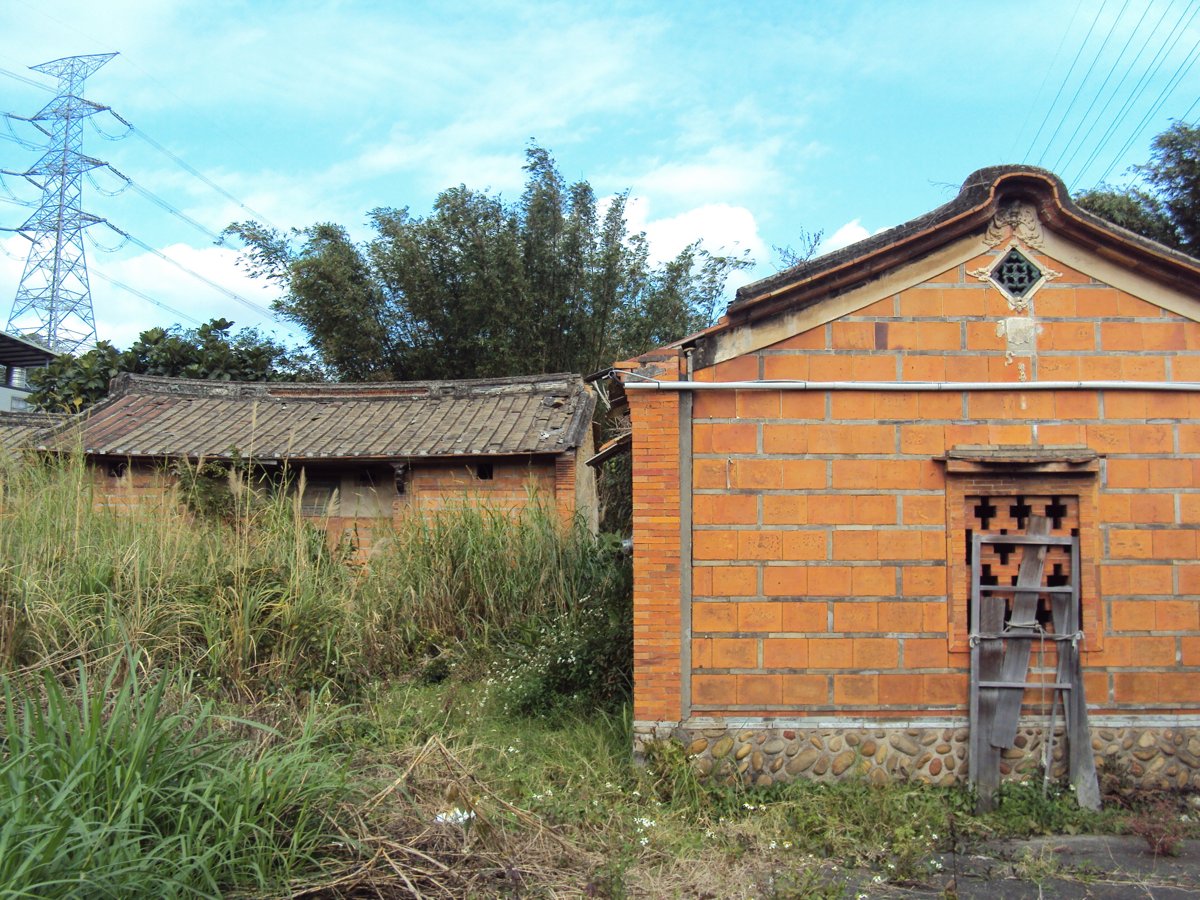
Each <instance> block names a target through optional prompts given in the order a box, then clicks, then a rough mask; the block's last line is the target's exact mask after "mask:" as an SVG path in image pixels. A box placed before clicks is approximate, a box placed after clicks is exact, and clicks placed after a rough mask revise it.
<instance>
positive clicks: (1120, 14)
mask: <svg viewBox="0 0 1200 900" xmlns="http://www.w3.org/2000/svg"><path fill="white" fill-rule="evenodd" d="M1127 9H1129V0H1125V3H1124V4H1123V5H1122V6H1121V11H1120V12H1118V13H1117V17H1116V18H1115V19H1113V22H1112V25H1111V26H1109V29H1108V34H1106V35H1104V40H1103V41H1101V42H1100V48H1099V49H1098V50H1097V51H1096V55H1095V56H1094V57H1092V61H1091V63H1090V64H1089V65H1088V69H1087V71H1086V72H1084V73H1083V79H1082V80H1081V81H1080V82H1079V87H1077V88H1076V89H1075V93H1074V94H1073V95H1072V97H1071V100H1070V102H1069V103H1067V108H1066V110H1064V111H1063V114H1062V118H1061V119H1059V127H1060V128H1062V127H1063V126H1065V125H1066V123H1067V117H1068V116H1069V115H1070V114H1071V109H1072V107H1074V106H1075V101H1076V100H1078V99H1079V95H1080V94H1082V93H1083V86H1084V85H1085V84H1087V83H1088V79H1089V78H1091V77H1092V72H1093V71H1094V70H1095V68H1096V63H1098V62H1099V61H1100V57H1101V55H1102V54H1103V53H1104V48H1105V47H1107V46H1108V42H1109V40H1110V39H1111V38H1112V36H1113V33H1114V32H1115V31H1116V30H1117V24H1118V23H1119V22H1120V21H1121V18H1122V17H1123V16H1124V15H1125V10H1127ZM1076 131H1078V127H1076ZM1055 134H1056V135H1057V131H1056V132H1055ZM1071 139H1072V140H1073V139H1074V135H1072V136H1071ZM1051 143H1053V138H1052V139H1051V140H1050V142H1048V143H1047V144H1046V151H1045V153H1049V152H1050V144H1051ZM1063 152H1066V151H1065V148H1064V150H1063ZM1045 153H1043V154H1042V155H1043V156H1044V155H1045ZM1062 156H1063V154H1062V153H1059V154H1058V158H1057V159H1056V160H1055V161H1054V166H1052V168H1057V167H1058V164H1059V162H1060V161H1061V160H1062ZM1038 160H1039V163H1040V161H1041V157H1039V158H1038Z"/></svg>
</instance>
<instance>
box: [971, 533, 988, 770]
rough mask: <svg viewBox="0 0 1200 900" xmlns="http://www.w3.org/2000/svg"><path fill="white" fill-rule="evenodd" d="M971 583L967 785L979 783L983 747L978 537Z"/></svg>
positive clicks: (977, 538)
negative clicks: (980, 717) (980, 689)
mask: <svg viewBox="0 0 1200 900" xmlns="http://www.w3.org/2000/svg"><path fill="white" fill-rule="evenodd" d="M971 551H972V552H971V580H970V582H969V583H968V585H967V590H968V591H969V595H970V602H971V606H970V609H971V616H970V621H969V622H968V623H967V626H968V632H967V633H968V634H969V635H970V638H971V640H970V645H971V681H970V684H969V694H968V698H967V727H968V728H969V729H970V732H969V737H968V739H967V783H968V784H971V785H974V784H978V783H979V760H980V758H981V757H982V755H983V744H984V743H985V742H984V741H982V740H981V739H980V735H981V734H982V733H983V729H981V728H980V727H979V641H977V640H975V637H974V636H975V635H976V634H978V633H979V535H975V536H974V537H973V538H972V542H971Z"/></svg>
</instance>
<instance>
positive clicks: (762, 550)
mask: <svg viewBox="0 0 1200 900" xmlns="http://www.w3.org/2000/svg"><path fill="white" fill-rule="evenodd" d="M616 372H617V377H618V380H619V381H620V382H621V383H622V385H623V391H624V393H625V395H626V397H627V399H628V402H629V406H630V412H631V420H632V432H633V434H632V453H633V463H632V464H633V478H634V568H635V600H634V603H635V619H634V629H635V636H634V640H635V643H634V647H635V657H636V674H635V679H636V686H635V706H634V717H635V723H634V728H635V733H636V736H637V737H636V740H637V741H638V742H639V743H640V742H643V741H645V740H650V739H654V738H674V739H677V740H682V741H684V742H685V744H686V745H687V746H688V748H689V750H690V752H691V753H692V754H693V755H694V756H695V758H696V762H697V765H698V766H699V767H700V768H701V771H703V772H706V773H715V774H716V775H718V776H721V777H726V778H735V777H742V778H750V779H753V780H756V781H758V782H760V783H769V782H771V781H773V780H777V779H780V778H788V777H796V776H803V777H833V776H837V775H841V774H844V773H846V772H858V773H860V774H862V775H863V777H867V778H871V779H887V778H893V777H919V778H923V779H928V780H932V781H938V782H953V781H956V780H963V779H966V778H967V777H972V778H975V779H976V780H977V781H978V782H980V783H984V782H987V780H988V779H989V778H990V777H992V776H989V775H988V770H990V769H992V768H994V769H996V770H997V771H996V774H995V777H999V772H1009V771H1011V770H1014V769H1029V768H1031V767H1034V766H1036V765H1038V764H1040V763H1042V762H1043V761H1044V760H1043V757H1042V753H1043V752H1044V751H1046V752H1048V755H1049V757H1050V761H1051V764H1052V766H1054V767H1055V768H1056V769H1057V768H1064V769H1065V768H1067V767H1068V763H1069V764H1070V765H1069V768H1071V769H1072V770H1073V773H1074V774H1075V775H1076V776H1077V778H1078V780H1079V783H1080V784H1083V783H1084V781H1086V780H1087V779H1086V776H1087V774H1088V773H1089V772H1091V771H1092V768H1093V766H1094V765H1095V764H1096V761H1097V760H1098V761H1099V763H1100V764H1101V765H1111V766H1115V767H1118V768H1119V769H1120V770H1121V771H1122V772H1124V773H1125V774H1127V775H1129V776H1130V777H1132V778H1134V779H1135V780H1149V781H1155V782H1160V783H1169V784H1173V785H1188V784H1190V785H1193V786H1200V547H1198V542H1197V538H1198V528H1200V390H1198V388H1200V262H1198V261H1197V260H1195V259H1192V258H1190V257H1187V256H1184V255H1181V254H1179V253H1176V252H1173V251H1171V250H1168V249H1166V248H1164V247H1161V246H1159V245H1157V244H1154V243H1153V242H1150V241H1147V240H1144V239H1142V238H1139V237H1137V236H1135V235H1132V234H1130V233H1128V232H1125V231H1123V230H1121V229H1118V228H1115V227H1113V226H1111V225H1108V224H1106V223H1104V222H1103V221H1101V220H1099V219H1097V218H1095V217H1094V216H1091V215H1089V214H1088V213H1086V212H1084V211H1082V210H1080V209H1078V208H1077V207H1076V206H1075V205H1074V204H1073V203H1072V202H1071V200H1070V198H1069V197H1068V195H1067V192H1066V190H1065V188H1064V187H1063V185H1062V183H1061V182H1060V181H1059V180H1058V179H1057V178H1056V177H1055V176H1053V175H1052V174H1050V173H1049V172H1046V171H1043V170H1039V169H1032V168H1026V167H997V168H992V169H984V170H981V171H979V172H976V173H975V174H974V175H972V176H971V177H970V178H968V179H967V181H966V183H965V184H964V185H963V187H962V190H961V191H960V193H959V195H958V196H957V197H956V198H955V199H954V200H953V201H951V202H950V203H948V204H947V205H945V206H943V207H941V208H939V209H936V210H934V211H933V212H931V213H929V214H927V215H925V216H922V217H920V218H918V219H915V220H913V221H912V222H909V223H907V224H905V225H902V226H899V227H897V228H894V229H892V230H891V231H888V232H885V233H883V234H880V235H876V236H874V237H872V238H869V239H867V240H865V241H863V242H860V243H858V244H855V245H853V246H851V247H849V248H846V249H845V250H842V251H838V252H836V253H834V254H831V255H829V256H825V257H822V258H819V259H816V260H813V261H811V262H807V263H804V264H802V265H800V266H798V267H795V268H793V269H789V270H787V271H784V272H781V273H779V274H778V275H776V276H773V277H771V278H768V279H766V280H765V281H761V282H758V283H756V284H752V285H749V286H747V287H744V288H742V289H741V290H740V291H739V292H738V295H737V297H736V299H735V300H734V302H733V303H732V304H731V305H730V307H729V309H728V311H727V313H726V315H725V316H724V317H723V318H722V319H721V320H720V321H719V322H718V323H717V324H716V325H714V326H713V327H712V328H710V329H708V330H706V331H704V332H701V333H700V334H697V335H694V336H692V337H690V338H687V339H685V340H682V341H680V342H679V343H677V344H675V345H672V346H669V347H666V348H663V349H661V350H658V351H655V352H652V353H648V354H645V355H643V356H641V357H639V358H637V359H633V360H629V361H626V362H624V363H620V364H618V365H617V367H616ZM1027 685H1033V686H1032V687H1026V686H1027ZM1052 711H1053V715H1054V716H1055V721H1056V722H1057V723H1058V725H1061V723H1063V722H1064V720H1066V721H1068V723H1069V725H1070V726H1071V728H1072V729H1073V730H1074V732H1075V733H1074V734H1071V735H1066V736H1064V735H1061V734H1060V735H1058V737H1057V738H1056V739H1055V741H1054V744H1053V746H1047V743H1048V742H1047V741H1046V740H1045V738H1046V736H1047V734H1048V733H1049V732H1050V728H1051V726H1050V722H1051V718H1050V717H1051V715H1052ZM1089 714H1090V715H1089ZM1056 730H1060V729H1057V728H1056ZM1067 737H1069V738H1070V740H1069V741H1068V740H1066V738H1067ZM1093 753H1094V754H1095V756H1094V758H1093V756H1092V755H1093ZM1076 770H1078V771H1076ZM1092 783H1093V784H1094V779H1093V780H1092Z"/></svg>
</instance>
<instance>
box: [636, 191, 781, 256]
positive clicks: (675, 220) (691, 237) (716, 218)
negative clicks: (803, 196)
mask: <svg viewBox="0 0 1200 900" xmlns="http://www.w3.org/2000/svg"><path fill="white" fill-rule="evenodd" d="M626 218H627V219H628V221H629V228H630V230H631V231H633V232H638V231H643V232H645V234H646V239H647V241H648V242H649V244H650V258H651V261H652V262H664V261H666V260H669V259H672V258H673V257H675V256H677V255H678V254H679V252H680V251H681V250H683V248H684V247H686V246H688V245H689V244H691V243H694V242H695V241H700V242H701V244H702V246H703V247H704V249H706V250H708V251H709V252H710V253H726V254H730V255H736V256H741V255H742V254H744V253H747V252H748V253H749V255H750V257H751V258H752V259H755V260H757V261H760V262H761V261H763V260H765V259H766V256H767V247H766V244H764V243H763V240H762V237H761V236H760V235H759V233H758V223H757V222H755V220H754V214H753V213H751V212H750V210H748V209H746V208H745V207H744V206H731V205H730V204H728V203H708V204H705V205H703V206H697V207H695V208H693V209H689V210H686V211H685V212H682V213H679V214H678V215H675V216H667V217H664V218H661V219H653V218H650V202H649V201H648V200H647V199H645V198H644V197H631V198H630V199H629V203H628V205H627V206H626Z"/></svg>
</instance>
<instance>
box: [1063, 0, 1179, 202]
mask: <svg viewBox="0 0 1200 900" xmlns="http://www.w3.org/2000/svg"><path fill="white" fill-rule="evenodd" d="M1193 7H1194V8H1193ZM1189 9H1191V10H1192V14H1191V18H1190V19H1188V21H1187V23H1186V24H1184V21H1183V20H1184V18H1185V17H1187V15H1188V10H1189ZM1198 14H1200V5H1197V4H1195V3H1192V4H1190V5H1185V6H1184V7H1183V9H1182V11H1181V12H1180V13H1179V18H1178V19H1176V20H1175V23H1174V24H1173V25H1171V27H1170V28H1169V29H1168V31H1167V36H1166V37H1165V38H1164V39H1163V42H1162V43H1161V44H1160V45H1159V48H1158V50H1157V51H1156V52H1155V54H1154V57H1153V58H1152V59H1151V60H1150V62H1149V63H1148V64H1147V65H1146V68H1145V69H1144V70H1143V72H1142V75H1141V77H1140V78H1139V79H1138V80H1137V83H1136V84H1135V85H1134V86H1133V89H1132V91H1131V92H1130V95H1129V97H1128V98H1127V99H1126V100H1125V102H1124V103H1123V104H1122V105H1121V108H1120V109H1119V110H1117V114H1116V115H1115V116H1114V117H1113V118H1112V121H1111V122H1110V123H1109V126H1108V128H1107V129H1105V131H1104V134H1103V135H1102V136H1101V137H1100V140H1099V141H1098V142H1097V143H1096V148H1095V149H1094V150H1093V151H1092V152H1091V154H1090V155H1089V156H1088V158H1087V160H1086V161H1085V162H1084V164H1083V167H1082V168H1081V169H1080V171H1079V176H1078V178H1083V174H1084V173H1085V172H1086V171H1088V170H1089V169H1090V168H1091V167H1092V164H1093V163H1094V162H1095V161H1096V160H1097V159H1099V157H1100V154H1101V153H1102V152H1103V151H1104V148H1105V147H1107V146H1108V142H1109V140H1110V139H1111V138H1112V136H1113V135H1114V134H1116V133H1117V131H1118V130H1119V129H1120V127H1121V125H1122V124H1124V122H1125V120H1126V119H1127V118H1129V113H1130V111H1131V110H1132V109H1133V107H1134V105H1135V104H1136V103H1137V101H1138V100H1139V99H1140V98H1141V97H1142V95H1143V94H1145V92H1146V89H1147V88H1148V87H1149V86H1150V83H1151V82H1152V81H1153V79H1154V77H1155V76H1156V75H1157V74H1158V73H1159V71H1160V70H1161V69H1162V67H1163V64H1164V63H1165V62H1166V61H1167V57H1168V56H1169V55H1170V53H1171V51H1172V50H1174V49H1175V46H1176V45H1177V44H1178V43H1179V41H1180V39H1182V37H1183V35H1184V32H1185V31H1186V29H1187V28H1190V27H1191V24H1192V21H1193V20H1194V19H1195V18H1196V16H1197V15H1198ZM1181 26H1182V27H1181ZM1156 27H1157V26H1156ZM1111 168H1112V167H1111V166H1110V167H1109V169H1111ZM1078 178H1077V179H1076V180H1078ZM1103 180H1104V179H1103V178H1101V179H1100V181H1101V182H1103Z"/></svg>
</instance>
